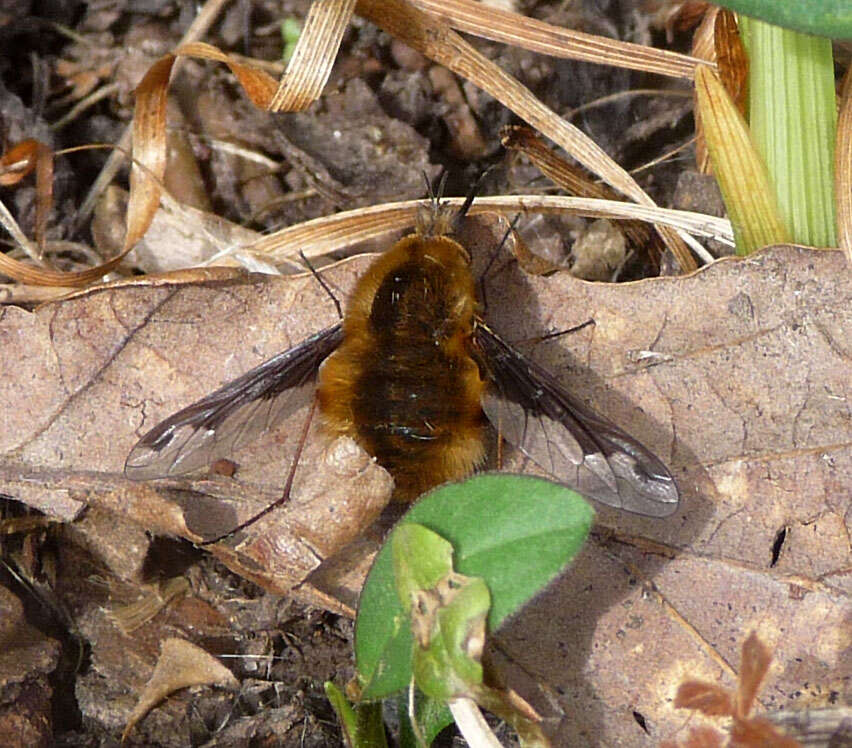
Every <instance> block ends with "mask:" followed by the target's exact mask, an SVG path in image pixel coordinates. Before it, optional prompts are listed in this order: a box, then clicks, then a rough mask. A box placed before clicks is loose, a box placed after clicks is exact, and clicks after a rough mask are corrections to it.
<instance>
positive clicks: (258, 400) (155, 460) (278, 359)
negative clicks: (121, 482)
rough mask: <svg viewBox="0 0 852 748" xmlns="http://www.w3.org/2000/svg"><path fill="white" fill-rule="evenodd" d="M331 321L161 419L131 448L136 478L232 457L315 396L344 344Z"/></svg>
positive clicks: (128, 467) (130, 470)
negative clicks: (319, 379) (323, 368)
mask: <svg viewBox="0 0 852 748" xmlns="http://www.w3.org/2000/svg"><path fill="white" fill-rule="evenodd" d="M342 337H343V333H342V330H341V326H340V324H339V323H338V324H336V325H334V326H333V327H328V328H326V329H325V330H322V331H321V332H318V333H316V334H315V335H312V336H311V337H309V338H307V339H306V340H303V341H302V342H301V343H299V344H298V345H295V346H293V347H292V348H290V349H289V350H286V351H284V352H283V353H279V354H278V355H277V356H275V357H273V358H271V359H269V360H268V361H265V362H264V363H262V364H261V365H260V366H257V367H255V368H254V369H252V370H251V371H248V372H246V373H245V374H243V375H242V376H241V377H238V378H237V379H234V380H233V381H232V382H229V383H228V384H226V385H225V386H224V387H222V388H220V389H218V390H216V391H215V392H213V393H211V394H209V395H207V396H206V397H204V398H202V399H201V400H199V401H198V402H195V403H193V404H192V405H189V406H187V407H186V408H184V409H183V410H180V411H178V412H177V413H175V414H174V415H172V416H170V417H169V418H167V419H166V420H165V421H162V422H161V423H159V424H157V425H156V426H154V428H152V429H151V430H150V431H149V432H148V433H147V434H145V436H143V437H142V438H141V439H140V440H139V441H138V442H137V444H136V446H135V447H133V449H132V450H131V452H130V454H129V455H128V457H127V461H126V462H125V463H124V474H125V475H126V476H127V477H128V478H130V479H131V480H150V479H153V478H165V477H167V476H171V475H180V474H182V473H188V472H190V471H192V470H196V469H198V468H201V467H204V466H205V465H209V464H210V463H211V462H214V461H216V460H218V459H220V458H222V457H228V456H230V455H232V454H233V453H234V452H236V451H237V450H238V449H240V448H241V447H244V446H245V445H246V444H248V443H250V442H251V441H252V440H254V439H255V438H256V437H257V436H258V435H260V434H261V433H262V432H263V431H265V430H267V429H269V428H272V427H273V426H274V425H275V424H276V423H278V422H279V421H281V420H282V418H283V417H284V416H285V415H287V414H288V413H292V412H293V411H295V410H296V409H297V408H298V407H300V406H301V405H302V404H304V403H306V402H308V401H309V399H310V397H311V396H312V395H313V393H314V389H315V387H316V373H317V369H318V368H319V365H320V364H321V363H322V362H323V360H325V358H326V357H327V356H328V355H329V354H330V353H331V352H332V351H333V350H334V349H335V348H337V346H338V345H340V341H341V340H342Z"/></svg>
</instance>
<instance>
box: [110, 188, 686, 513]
mask: <svg viewBox="0 0 852 748" xmlns="http://www.w3.org/2000/svg"><path fill="white" fill-rule="evenodd" d="M468 203H469V201H468ZM465 211H466V208H462V210H461V211H460V212H458V213H456V215H455V216H452V215H450V214H449V213H448V211H447V210H446V209H445V207H444V206H439V205H438V204H437V203H433V205H432V206H431V208H430V209H429V210H428V211H425V212H424V214H423V215H422V216H421V218H420V220H419V222H418V224H419V225H418V228H417V231H416V232H415V233H413V234H411V235H409V236H406V237H404V238H403V239H401V240H399V241H398V242H396V244H394V245H393V247H391V249H390V250H389V251H388V252H386V253H385V254H383V255H382V256H380V257H379V258H377V259H376V260H375V261H374V262H373V264H372V265H371V266H370V267H369V269H368V270H367V271H366V272H365V273H364V274H363V276H362V277H361V278H360V280H359V281H358V283H357V285H356V287H355V290H354V291H353V293H352V295H351V297H350V299H349V303H348V306H347V309H346V313H345V315H344V317H343V321H342V323H338V324H336V325H334V326H333V327H329V328H327V329H325V330H322V331H321V332H318V333H316V334H315V335H313V336H311V337H310V338H308V339H307V340H305V341H303V342H302V343H299V344H298V345H296V346H294V347H293V348H291V349H289V350H288V351H285V352H284V353H281V354H279V355H278V356H275V357H274V358H272V359H270V360H269V361H267V362H265V363H263V364H261V365H260V366H258V367H256V368H255V369H252V370H251V371H249V372H248V373H246V374H243V375H242V376H241V377H239V378H238V379H235V380H234V381H233V382H231V383H229V384H226V385H225V386H224V387H222V388H221V389H219V390H217V391H216V392H214V393H212V394H210V395H208V396H207V397H205V398H203V399H202V400H199V401H198V402H197V403H194V404H192V405H190V406H188V407H187V408H184V409H183V410H181V411H179V412H177V413H175V414H174V415H172V416H171V417H169V418H167V419H166V420H165V421H163V422H162V423H160V424H158V425H157V426H155V427H154V428H153V429H151V431H149V432H148V433H147V434H146V435H145V436H144V437H142V439H140V440H139V442H138V444H137V445H136V446H135V447H134V448H133V450H132V452H131V453H130V456H129V457H128V458H127V463H126V465H125V473H126V474H127V476H128V477H130V478H133V479H139V480H143V479H150V478H158V477H165V476H170V475H176V474H181V473H185V472H189V471H190V470H193V469H195V468H198V467H201V466H202V465H204V464H207V463H209V462H212V461H213V460H216V459H219V458H221V457H225V456H228V455H229V454H231V452H232V450H234V449H236V448H238V447H240V446H242V445H244V444H245V443H246V442H247V441H248V440H249V438H251V437H253V436H255V435H257V433H258V432H259V431H261V430H264V429H266V428H269V427H270V426H272V425H273V424H274V423H275V421H276V416H277V415H278V414H280V413H281V412H282V411H284V410H286V409H287V404H288V401H292V400H293V398H294V396H295V394H296V393H297V392H301V393H303V394H304V391H305V389H306V388H312V387H316V398H317V402H318V405H319V410H320V414H321V419H322V423H323V425H324V428H325V430H326V431H327V432H328V433H329V434H331V435H334V436H337V435H346V436H350V437H352V438H353V439H355V440H356V441H357V442H358V443H360V444H361V445H362V446H363V447H364V448H365V449H366V450H367V452H369V453H370V454H371V455H373V456H374V457H375V458H376V460H377V461H378V463H379V464H380V465H382V466H383V467H385V468H386V469H387V470H388V471H389V472H390V473H391V475H392V476H393V478H394V481H395V484H396V495H397V496H398V497H399V498H402V499H404V500H413V499H414V498H416V497H417V496H418V495H420V494H421V493H422V492H423V491H425V490H427V489H429V488H431V487H433V486H436V485H438V484H440V483H443V482H444V481H448V480H453V479H457V478H461V477H463V476H465V475H467V474H469V473H471V472H472V471H474V470H476V469H477V468H478V467H480V466H481V465H482V463H483V461H484V458H485V429H486V426H487V423H488V422H490V423H491V424H492V425H493V426H495V427H496V428H497V430H498V433H499V434H500V435H501V436H502V437H503V438H505V439H506V440H507V441H508V442H510V443H511V444H513V445H514V446H516V447H517V448H518V449H520V450H521V451H522V452H523V453H524V454H525V455H526V456H527V457H528V458H529V459H531V460H532V461H533V462H535V463H536V464H537V465H538V466H539V467H541V468H543V469H544V470H545V471H546V472H548V473H550V474H551V475H552V476H554V477H555V478H557V479H558V480H560V481H562V482H564V483H566V484H568V485H569V486H571V487H573V488H575V489H576V490H578V491H579V492H580V493H582V494H584V495H586V496H588V497H590V498H592V499H596V500H597V501H600V502H602V503H604V504H608V505H610V506H614V507H618V508H621V509H625V510H627V511H630V512H635V513H637V514H643V515H648V516H652V517H665V516H667V515H669V514H671V513H672V512H674V511H675V510H676V509H677V505H678V491H677V487H676V486H675V483H674V480H673V479H672V476H671V473H670V472H669V471H668V469H667V468H666V466H665V465H664V464H663V463H662V462H661V461H660V460H659V459H658V458H657V457H656V456H655V455H654V454H652V453H651V452H650V451H648V450H647V449H646V448H645V447H643V446H642V445H641V444H640V443H639V442H638V441H636V440H635V439H634V438H632V437H631V436H628V435H627V434H626V433H624V431H622V430H621V429H620V428H618V427H617V426H615V425H614V424H612V423H610V422H609V421H608V420H606V419H605V418H602V417H601V416H599V415H597V414H596V413H594V412H593V411H592V410H590V409H589V408H588V407H586V406H585V405H583V404H581V403H580V402H579V401H578V400H576V399H575V398H574V397H572V396H571V395H570V394H568V392H567V391H566V390H565V389H564V388H563V387H562V385H561V384H559V382H558V381H557V380H556V379H555V378H554V377H553V376H551V375H550V374H549V373H548V372H547V371H545V370H544V369H542V368H541V367H539V366H538V365H536V364H535V363H533V362H532V361H530V360H529V359H528V358H526V357H525V356H523V355H522V354H521V353H519V352H518V351H516V350H515V349H514V348H512V346H510V345H509V344H508V343H506V342H505V341H504V340H502V339H501V338H500V337H499V336H498V335H497V334H495V333H494V332H493V331H492V330H491V329H490V328H489V327H488V326H487V325H486V324H485V322H484V321H483V319H482V317H481V316H480V315H481V307H480V304H479V302H478V300H477V294H476V284H475V281H474V278H473V275H472V273H471V270H470V260H471V258H470V255H469V253H468V252H467V250H466V249H465V248H464V247H463V246H462V245H461V244H460V243H459V242H457V241H456V240H454V239H453V238H451V236H450V235H449V234H450V233H452V231H453V229H454V228H455V227H456V226H458V221H459V220H460V218H461V217H463V215H464V213H465Z"/></svg>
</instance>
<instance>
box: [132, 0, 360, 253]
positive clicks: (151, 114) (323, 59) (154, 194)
mask: <svg viewBox="0 0 852 748" xmlns="http://www.w3.org/2000/svg"><path fill="white" fill-rule="evenodd" d="M353 6H354V0H316V2H314V4H313V5H312V6H311V11H310V13H309V15H308V19H307V21H306V24H305V28H304V30H303V32H302V35H301V36H300V37H299V42H298V44H297V45H296V50H295V52H294V54H293V57H292V59H291V60H290V63H289V64H288V66H287V69H286V70H285V72H284V75H283V76H282V78H281V81H280V83H279V81H276V80H275V79H274V78H273V77H272V76H271V75H269V74H268V73H267V72H266V71H265V70H261V69H260V68H257V67H254V66H251V65H246V64H244V63H242V62H239V61H238V60H237V58H235V57H233V56H231V55H227V54H225V53H224V52H222V51H220V50H219V49H217V48H216V47H214V46H212V45H210V44H204V43H203V42H190V43H188V44H184V45H182V46H181V47H178V49H176V50H175V52H174V53H173V54H169V55H165V56H164V57H162V58H160V59H159V60H158V61H157V62H155V63H154V65H152V66H151V68H150V69H149V70H148V72H147V73H146V74H145V77H144V78H143V79H142V82H141V83H140V84H139V86H138V88H137V89H136V108H135V111H134V116H133V155H134V158H135V163H134V165H133V170H132V172H131V178H130V203H129V205H128V209H127V232H126V234H125V243H124V249H125V251H128V250H129V249H130V248H131V247H132V246H133V245H134V244H135V243H136V242H137V241H139V239H140V238H141V237H142V236H143V235H144V233H145V231H146V230H147V229H148V226H149V225H150V224H151V220H152V219H153V217H154V213H155V212H156V210H157V207H158V206H159V203H160V196H161V195H162V186H161V184H162V180H163V176H164V174H165V169H166V94H167V92H168V86H169V77H170V76H171V71H172V68H173V66H174V64H175V61H176V60H177V58H178V57H180V56H184V55H185V56H192V57H199V58H202V59H206V60H214V61H216V62H222V63H224V64H226V65H227V66H228V67H229V68H230V70H231V72H232V73H233V74H234V75H235V76H236V78H237V80H238V81H239V82H240V85H241V86H242V87H243V89H244V90H245V92H246V95H247V96H248V97H249V98H250V99H251V101H252V103H253V104H254V105H255V106H256V107H258V108H259V109H265V110H271V111H281V110H282V109H285V108H289V109H304V108H305V107H306V106H307V105H308V104H310V103H311V102H312V101H314V100H315V99H316V98H317V97H318V96H319V95H320V93H321V92H322V88H323V86H324V85H325V83H326V81H327V80H328V76H329V74H330V73H331V67H332V64H333V62H334V58H335V56H336V54H337V49H338V47H339V46H340V40H341V38H342V36H343V31H344V30H345V28H346V24H347V23H348V22H349V18H350V16H351V15H352V9H353Z"/></svg>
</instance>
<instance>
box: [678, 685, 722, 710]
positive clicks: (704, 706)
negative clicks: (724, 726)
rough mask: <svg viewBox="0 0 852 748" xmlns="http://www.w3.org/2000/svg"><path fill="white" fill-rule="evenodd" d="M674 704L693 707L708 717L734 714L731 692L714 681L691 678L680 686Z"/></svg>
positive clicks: (682, 707) (685, 707) (680, 707)
mask: <svg viewBox="0 0 852 748" xmlns="http://www.w3.org/2000/svg"><path fill="white" fill-rule="evenodd" d="M674 705H675V706H676V707H677V708H678V709H692V710H693V711H696V712H701V714H705V715H707V716H708V717H730V716H731V715H732V714H733V704H732V702H731V694H730V693H729V692H728V690H727V689H726V688H722V687H721V686H717V685H716V684H714V683H704V682H702V681H697V680H690V681H686V682H685V683H681V684H680V686H678V689H677V694H676V695H675V700H674Z"/></svg>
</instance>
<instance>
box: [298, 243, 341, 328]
mask: <svg viewBox="0 0 852 748" xmlns="http://www.w3.org/2000/svg"><path fill="white" fill-rule="evenodd" d="M299 257H301V258H302V262H304V263H305V265H307V266H308V270H310V271H311V274H312V275H313V276H314V278H316V279H317V281H318V282H319V284H320V285H321V286H322V288H323V290H324V291H325V292H326V293H327V294H328V295H329V297H330V298H331V300H332V302H334V308H335V309H337V316H338V317H340V319H343V309H341V307H340V302H339V301H338V300H337V297H336V296H335V295H334V292H333V291H332V290H331V288H329V285H328V283H326V282H325V280H323V277H322V276H321V275H320V274H319V273H318V272H317V271H316V268H315V267H314V266H313V265H311V261H310V260H309V259H308V258H307V256H306V255H305V253H304V252H303V251H302V250H301V249H300V250H299Z"/></svg>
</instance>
